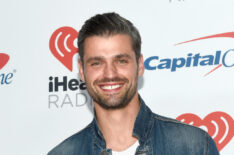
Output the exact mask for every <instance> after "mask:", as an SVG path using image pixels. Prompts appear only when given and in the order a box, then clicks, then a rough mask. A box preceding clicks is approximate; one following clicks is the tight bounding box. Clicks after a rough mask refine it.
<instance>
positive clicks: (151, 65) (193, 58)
mask: <svg viewBox="0 0 234 155" xmlns="http://www.w3.org/2000/svg"><path fill="white" fill-rule="evenodd" d="M220 37H228V38H234V32H228V33H221V34H215V35H211V36H206V37H201V38H197V39H193V40H189V41H185V42H181V43H178V44H175V45H181V44H185V43H189V42H193V41H198V40H204V39H210V38H220ZM144 64H145V68H146V69H147V70H161V69H169V70H171V72H175V71H176V70H177V69H180V68H184V67H187V68H188V67H197V66H215V67H214V68H213V69H212V70H211V71H209V72H208V73H206V74H205V75H204V76H207V75H209V74H210V73H212V72H213V71H215V70H216V69H218V68H219V67H221V66H224V67H234V49H229V50H227V51H224V52H223V51H221V50H217V51H216V52H215V54H213V55H201V54H200V53H196V54H193V53H188V54H187V56H186V57H179V58H163V59H161V58H159V56H151V57H149V58H147V59H146V60H145V62H144Z"/></svg>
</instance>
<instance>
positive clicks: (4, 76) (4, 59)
mask: <svg viewBox="0 0 234 155" xmlns="http://www.w3.org/2000/svg"><path fill="white" fill-rule="evenodd" d="M9 59H10V56H9V55H8V54H6V53H0V71H1V69H3V68H4V67H5V66H6V64H7V63H8V61H9ZM15 73H16V70H15V69H14V70H13V71H12V72H8V73H1V72H0V85H9V84H10V83H11V82H12V79H13V77H14V74H15Z"/></svg>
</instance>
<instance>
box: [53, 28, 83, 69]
mask: <svg viewBox="0 0 234 155" xmlns="http://www.w3.org/2000/svg"><path fill="white" fill-rule="evenodd" d="M77 36H78V32H77V31H76V30H75V29H73V28H72V27H61V28H59V29H57V30H56V31H54V33H53V34H52V36H51V37H50V41H49V47H50V51H51V53H52V54H53V55H54V56H55V58H56V59H57V60H59V61H60V62H61V63H62V64H63V65H64V66H65V67H66V68H67V69H68V70H70V71H72V70H73V67H72V66H73V62H72V59H73V56H74V55H75V54H76V53H78V48H77V47H76V46H75V40H76V38H77Z"/></svg>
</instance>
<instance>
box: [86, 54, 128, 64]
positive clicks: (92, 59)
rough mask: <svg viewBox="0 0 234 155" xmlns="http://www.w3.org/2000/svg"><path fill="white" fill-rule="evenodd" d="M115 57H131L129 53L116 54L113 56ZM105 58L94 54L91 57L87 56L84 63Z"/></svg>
mask: <svg viewBox="0 0 234 155" xmlns="http://www.w3.org/2000/svg"><path fill="white" fill-rule="evenodd" d="M113 57H114V58H115V59H121V58H128V59H131V58H132V57H131V56H130V55H129V54H118V55H115V56H113ZM104 59H105V58H104V57H103V56H95V57H91V58H89V59H88V60H87V61H86V63H90V62H91V61H102V60H104Z"/></svg>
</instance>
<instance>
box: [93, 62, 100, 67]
mask: <svg viewBox="0 0 234 155" xmlns="http://www.w3.org/2000/svg"><path fill="white" fill-rule="evenodd" d="M100 64H101V63H100V62H93V63H91V66H98V65H100Z"/></svg>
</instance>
